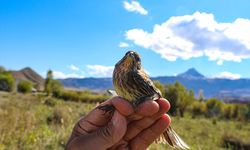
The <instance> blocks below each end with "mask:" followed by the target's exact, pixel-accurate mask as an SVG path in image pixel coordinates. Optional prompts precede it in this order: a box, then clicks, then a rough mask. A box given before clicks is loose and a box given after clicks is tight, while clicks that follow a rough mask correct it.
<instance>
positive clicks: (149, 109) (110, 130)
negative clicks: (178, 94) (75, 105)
mask: <svg viewBox="0 0 250 150" xmlns="http://www.w3.org/2000/svg"><path fill="white" fill-rule="evenodd" d="M100 105H112V106H114V107H115V109H116V110H115V112H114V114H113V115H111V114H110V113H104V111H102V110H100V109H98V108H95V109H93V110H92V111H91V112H90V113H88V114H87V115H86V116H85V117H83V118H81V119H80V120H79V121H78V123H77V124H76V125H75V127H74V129H73V132H72V135H71V137H70V139H69V141H68V144H67V146H66V149H67V150H81V149H84V150H105V149H112V150H120V149H132V150H144V149H146V148H147V147H148V146H149V145H150V144H151V143H153V141H154V140H155V139H157V138H158V137H159V136H160V134H161V133H162V132H163V131H164V130H165V129H166V128H167V127H168V126H169V124H170V122H171V121H170V118H169V116H168V115H167V114H165V113H166V112H167V111H168V110H169V108H170V105H169V103H168V101H167V100H165V99H163V98H161V99H159V100H157V101H146V102H144V103H142V104H141V105H139V106H138V108H136V109H135V110H134V108H133V107H132V105H131V104H130V103H129V102H128V101H126V100H124V99H122V98H120V97H113V98H111V99H110V100H108V101H105V102H104V103H102V104H100Z"/></svg>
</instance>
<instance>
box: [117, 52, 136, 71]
mask: <svg viewBox="0 0 250 150" xmlns="http://www.w3.org/2000/svg"><path fill="white" fill-rule="evenodd" d="M116 66H120V67H124V68H127V69H135V70H138V69H141V58H140V56H139V54H137V53H136V52H134V51H128V52H127V53H126V54H125V56H124V57H123V58H122V59H121V60H120V61H119V62H118V63H117V64H116Z"/></svg>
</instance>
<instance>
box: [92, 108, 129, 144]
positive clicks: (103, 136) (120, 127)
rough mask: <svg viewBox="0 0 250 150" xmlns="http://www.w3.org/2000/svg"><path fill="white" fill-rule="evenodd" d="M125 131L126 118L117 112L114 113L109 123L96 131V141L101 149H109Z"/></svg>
mask: <svg viewBox="0 0 250 150" xmlns="http://www.w3.org/2000/svg"><path fill="white" fill-rule="evenodd" d="M126 130H127V120H126V118H125V117H124V116H123V115H121V114H120V113H119V112H118V111H115V112H114V115H113V117H112V119H111V120H110V122H109V123H108V124H107V125H106V126H105V127H103V128H100V129H99V130H97V131H96V134H95V135H96V141H98V143H99V144H100V145H102V146H103V147H105V148H109V147H111V146H113V145H114V144H115V143H117V142H118V141H120V140H121V139H122V137H123V136H124V135H125V133H126Z"/></svg>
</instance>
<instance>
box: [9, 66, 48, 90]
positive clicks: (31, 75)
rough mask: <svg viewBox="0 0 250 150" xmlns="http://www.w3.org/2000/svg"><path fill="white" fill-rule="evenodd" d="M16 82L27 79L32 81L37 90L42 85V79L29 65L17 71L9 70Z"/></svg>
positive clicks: (40, 88)
mask: <svg viewBox="0 0 250 150" xmlns="http://www.w3.org/2000/svg"><path fill="white" fill-rule="evenodd" d="M11 73H12V75H13V77H14V78H15V80H16V82H19V81H20V80H28V81H31V82H32V83H34V84H35V85H36V86H35V87H36V88H37V89H38V90H42V89H43V87H44V79H43V78H42V77H41V76H40V75H39V74H38V73H36V72H35V71H34V70H32V69H31V68H29V67H26V68H23V69H21V70H19V71H11Z"/></svg>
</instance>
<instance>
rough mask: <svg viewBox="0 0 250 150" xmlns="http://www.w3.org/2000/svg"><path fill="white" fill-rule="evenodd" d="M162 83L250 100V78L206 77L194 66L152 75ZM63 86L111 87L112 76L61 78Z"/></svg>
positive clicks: (101, 88)
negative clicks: (174, 72) (163, 74)
mask: <svg viewBox="0 0 250 150" xmlns="http://www.w3.org/2000/svg"><path fill="white" fill-rule="evenodd" d="M152 80H158V81H160V82H161V83H162V84H173V83H175V82H176V81H179V82H180V83H181V84H183V85H184V86H185V87H186V88H187V89H190V90H193V91H194V93H195V95H196V96H198V95H199V92H200V91H202V92H203V95H204V97H205V98H211V97H216V98H219V99H222V100H230V101H234V100H242V101H245V100H248V101H250V79H237V80H230V79H221V78H207V77H205V76H204V75H202V74H201V73H199V72H198V71H197V70H196V69H195V68H191V69H189V70H187V71H186V72H184V73H181V74H179V75H177V76H162V77H153V78H152ZM60 81H61V82H62V83H63V85H64V86H65V87H69V88H78V89H91V90H106V89H112V88H113V84H112V78H83V79H76V78H70V79H61V80H60Z"/></svg>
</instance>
